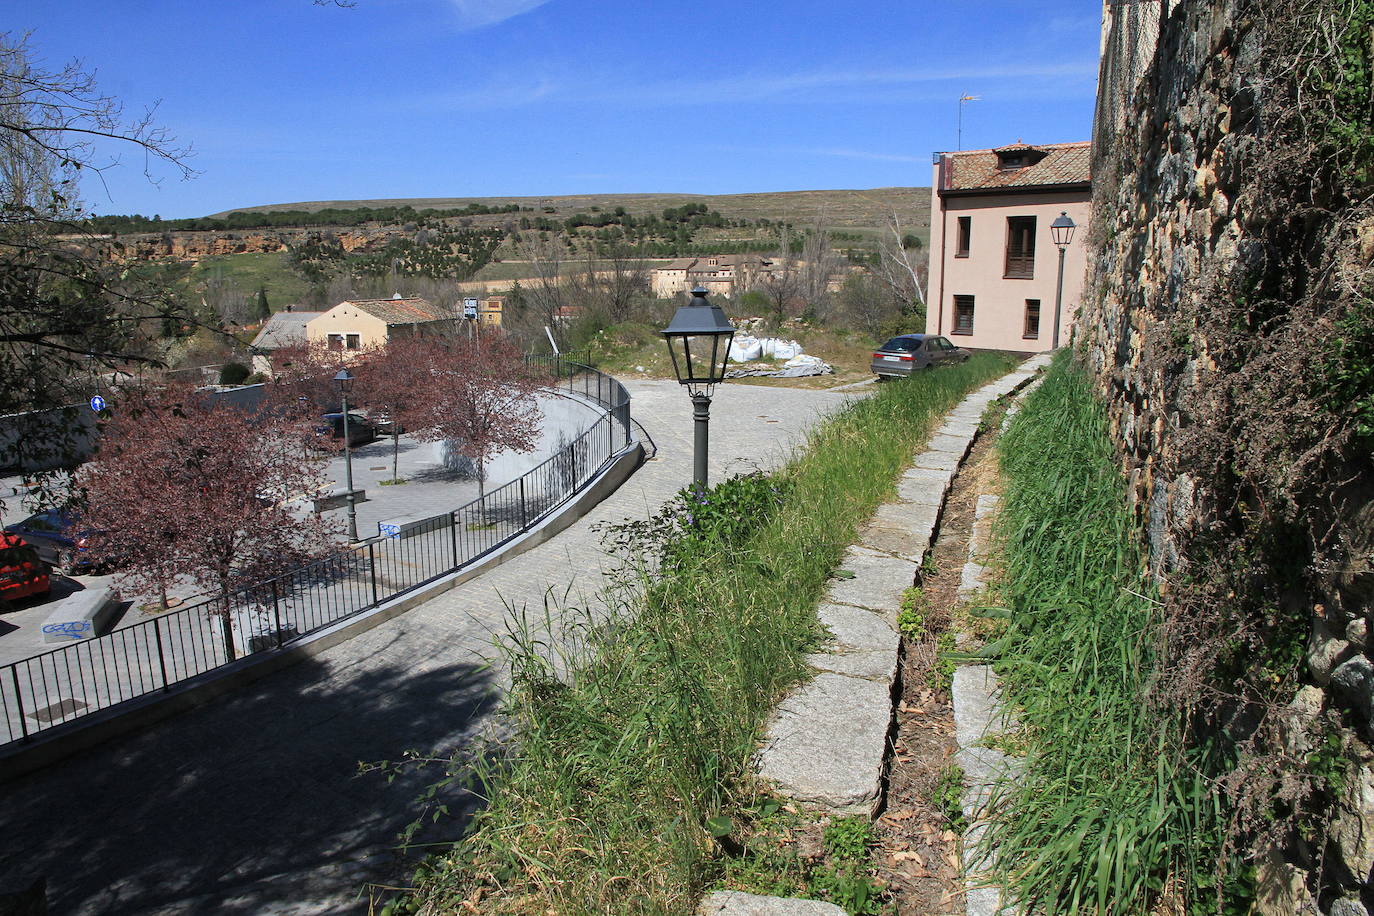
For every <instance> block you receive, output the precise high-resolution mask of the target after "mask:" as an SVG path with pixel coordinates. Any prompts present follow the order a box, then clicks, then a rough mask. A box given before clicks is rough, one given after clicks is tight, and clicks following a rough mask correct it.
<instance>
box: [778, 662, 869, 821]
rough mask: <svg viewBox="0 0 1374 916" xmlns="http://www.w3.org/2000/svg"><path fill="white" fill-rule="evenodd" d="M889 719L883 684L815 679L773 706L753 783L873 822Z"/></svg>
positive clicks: (838, 678) (834, 677)
mask: <svg viewBox="0 0 1374 916" xmlns="http://www.w3.org/2000/svg"><path fill="white" fill-rule="evenodd" d="M891 717H892V690H891V687H890V686H889V685H888V684H885V683H878V682H876V681H869V680H865V679H863V678H857V677H845V676H844V675H842V674H832V673H829V672H823V673H821V674H818V675H816V677H815V678H814V679H813V680H812V681H811V682H810V683H808V684H805V685H804V686H802V687H801V689H799V690H797V691H796V692H794V693H793V694H791V695H790V696H789V697H787V699H785V700H783V701H782V703H781V704H780V705H779V706H778V709H777V712H776V714H775V715H774V717H773V722H772V724H771V725H770V726H769V729H768V739H767V743H766V744H765V745H764V748H763V751H762V752H761V754H760V758H761V766H760V767H759V775H760V776H762V777H763V778H764V779H765V780H767V781H768V782H771V783H773V785H775V786H777V788H778V790H779V791H780V792H781V793H782V794H783V795H786V796H788V797H789V798H793V799H796V800H797V801H800V802H803V803H805V804H809V805H814V806H816V807H819V808H823V809H825V810H827V811H833V812H836V813H838V814H862V815H865V816H867V817H872V816H873V812H874V810H875V809H876V807H877V805H878V801H879V798H880V794H881V793H880V786H881V777H882V771H883V760H884V756H885V755H884V751H885V750H886V746H887V726H888V722H889V721H890V720H891ZM839 736H843V737H844V740H842V741H840V740H836V739H837V738H838V737H839Z"/></svg>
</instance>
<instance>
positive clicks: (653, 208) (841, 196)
mask: <svg viewBox="0 0 1374 916" xmlns="http://www.w3.org/2000/svg"><path fill="white" fill-rule="evenodd" d="M471 203H477V204H483V205H486V206H505V205H507V204H518V205H519V206H521V207H532V208H533V209H534V214H527V215H539V216H548V217H550V218H552V219H566V218H567V217H569V216H572V215H573V214H574V213H593V212H595V209H596V208H599V209H600V210H602V211H607V210H613V209H615V208H616V207H624V208H625V209H626V211H628V212H629V213H632V214H636V215H638V214H644V213H659V212H662V211H663V210H664V209H666V208H669V207H680V206H682V205H683V204H689V203H703V204H706V206H708V207H710V208H711V209H712V210H718V211H720V213H721V214H722V215H724V216H727V217H732V218H736V219H771V220H790V221H792V222H793V223H795V224H797V225H799V226H808V225H811V224H812V223H814V222H815V221H816V219H817V218H818V217H819V218H820V220H821V222H822V223H823V224H824V225H826V226H827V227H830V228H833V229H841V230H848V231H855V230H863V229H868V230H870V231H875V230H877V229H878V228H880V227H881V226H883V224H884V220H885V219H886V217H887V214H888V213H889V212H891V211H896V213H897V215H898V216H899V217H900V218H901V221H902V224H903V226H904V227H905V228H906V230H907V231H909V232H913V233H915V234H916V235H918V236H920V237H921V238H922V239H926V238H928V237H929V233H930V189H929V188H921V187H911V188H870V189H867V190H824V191H771V192H759V193H756V194H666V193H665V194H575V195H568V196H563V197H415V198H398V199H387V200H313V201H302V202H298V203H279V204H263V205H259V206H251V207H239V208H237V209H239V210H258V211H271V210H305V211H310V212H313V211H315V210H323V209H325V208H327V207H339V208H350V207H399V206H404V205H407V204H409V205H410V206H412V207H414V208H415V209H417V210H421V209H425V208H430V207H432V208H436V209H457V208H461V207H465V206H467V205H468V204H471ZM546 209H552V210H553V212H552V213H548V212H545V211H546ZM233 212H235V211H234V210H225V211H223V212H222V213H214V214H210V215H211V216H216V217H222V216H225V215H226V214H228V213H233ZM513 215H515V214H500V215H493V216H478V217H473V221H474V224H478V225H481V224H486V223H493V224H499V223H500V222H502V221H503V220H506V219H509V218H510V217H511V216H513Z"/></svg>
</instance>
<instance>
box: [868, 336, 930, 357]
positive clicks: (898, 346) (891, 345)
mask: <svg viewBox="0 0 1374 916" xmlns="http://www.w3.org/2000/svg"><path fill="white" fill-rule="evenodd" d="M920 345H921V342H920V341H918V340H912V339H911V338H910V337H894V338H892V339H891V340H889V341H888V342H887V343H885V344H883V345H882V346H881V347H879V348H878V349H879V350H902V351H905V352H908V353H909V352H911V351H912V350H915V349H916V348H917V347H919V346H920Z"/></svg>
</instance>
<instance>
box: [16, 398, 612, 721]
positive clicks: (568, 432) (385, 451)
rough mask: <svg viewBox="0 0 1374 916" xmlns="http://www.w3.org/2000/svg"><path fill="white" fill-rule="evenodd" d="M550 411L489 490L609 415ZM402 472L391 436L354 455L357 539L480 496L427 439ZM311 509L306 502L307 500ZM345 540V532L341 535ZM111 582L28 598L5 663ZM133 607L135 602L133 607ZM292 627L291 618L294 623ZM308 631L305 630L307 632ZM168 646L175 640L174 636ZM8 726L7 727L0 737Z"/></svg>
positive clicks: (182, 590) (582, 407) (404, 447)
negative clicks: (65, 606)
mask: <svg viewBox="0 0 1374 916" xmlns="http://www.w3.org/2000/svg"><path fill="white" fill-rule="evenodd" d="M539 407H540V411H541V412H542V414H543V423H542V425H541V429H540V436H539V440H538V442H537V444H536V445H535V448H534V450H533V451H531V452H528V453H525V454H519V455H516V454H507V455H498V456H496V457H495V458H493V459H492V460H491V461H490V462H489V464H488V466H487V468H486V471H487V491H488V492H491V491H492V490H495V489H496V488H497V487H499V486H501V485H502V484H504V483H507V482H508V481H511V480H514V479H515V478H516V477H519V476H520V475H521V474H523V473H525V472H526V471H528V470H529V469H530V468H531V467H533V466H535V465H536V464H539V463H540V462H542V461H544V460H546V459H547V458H548V457H549V456H550V455H552V454H553V453H554V452H555V451H557V450H558V449H559V448H561V447H562V445H563V443H566V442H568V441H571V440H572V439H575V438H576V437H577V436H578V435H580V434H581V433H582V432H583V431H584V430H586V429H587V428H588V427H590V426H592V425H593V424H594V423H595V422H596V421H597V419H598V418H599V417H600V416H601V415H602V413H603V412H604V411H605V408H604V407H602V406H601V405H598V404H596V403H595V402H592V401H589V400H586V399H582V398H580V397H568V396H562V395H551V394H550V395H544V396H541V398H540V401H539ZM395 446H396V451H395V456H394V457H395V466H396V472H397V473H398V474H399V476H400V477H401V479H403V480H406V481H408V482H407V483H405V484H403V485H400V486H394V485H393V486H382V485H381V481H383V480H389V479H391V478H392V460H393V451H392V449H393V442H392V440H391V439H390V438H385V439H379V440H377V441H376V442H371V443H368V444H367V445H364V446H360V447H358V448H356V449H354V450H353V484H354V487H355V488H357V489H360V490H364V491H366V496H367V501H366V502H362V503H359V504H358V505H357V506H356V509H357V525H358V535H359V537H362V538H367V537H371V536H375V535H376V534H377V523H378V522H381V521H386V520H394V519H397V518H403V517H410V518H417V517H418V518H425V517H429V516H433V515H438V514H441V513H443V512H445V511H449V510H453V509H457V508H458V507H459V506H462V505H464V504H465V503H468V502H470V501H471V500H474V499H476V498H477V495H478V488H477V482H476V481H475V480H473V479H472V478H471V476H470V474H469V473H468V472H467V469H466V468H463V469H461V470H455V469H453V468H450V467H448V466H446V464H445V462H444V459H443V451H442V446H441V445H440V444H439V443H434V442H421V441H418V440H416V439H413V438H411V437H410V436H401V437H399V439H398V440H397V441H396V443H395ZM326 476H327V479H328V484H327V485H326V487H325V489H326V491H328V490H333V489H339V490H342V489H344V480H345V479H346V477H345V466H344V458H343V456H342V455H340V456H339V457H335V458H332V459H331V460H330V461H329V463H328V466H327V468H326ZM17 483H18V478H6V479H5V480H4V481H2V482H0V488H2V489H3V490H4V492H6V494H7V496H6V499H5V505H4V506H3V507H0V525H5V524H9V523H11V522H16V521H19V520H20V519H23V518H25V517H27V516H28V515H29V514H30V512H31V511H32V510H31V509H30V508H27V507H25V505H24V501H23V500H21V499H19V498H17V497H15V496H11V495H8V494H9V493H10V492H11V491H12V490H13V488H14V487H15V485H16V484H17ZM302 505H304V503H302ZM326 517H327V518H328V519H330V520H331V521H332V522H334V523H335V524H336V525H338V526H339V528H340V531H341V532H342V531H343V530H344V526H345V525H346V522H347V509H346V508H339V509H333V510H330V511H329V512H328V513H326ZM341 540H342V535H341ZM104 585H112V586H114V587H116V588H118V586H119V583H118V581H117V577H116V576H95V575H81V576H76V577H67V576H55V577H54V580H53V592H52V598H51V599H49V600H47V601H37V600H29V601H25V602H22V603H21V604H20V605H19V606H18V607H17V608H15V609H11V610H7V611H6V612H5V613H4V614H3V615H0V665H6V664H11V663H13V662H17V661H20V660H22V659H26V658H31V657H33V656H35V655H40V654H42V653H45V652H49V651H51V650H52V649H54V648H56V647H55V646H53V645H51V644H48V643H45V642H44V641H43V633H42V626H43V623H44V621H46V620H47V619H48V616H49V615H50V614H51V613H52V612H53V610H54V608H55V606H56V603H57V602H58V601H61V600H63V599H64V598H66V597H67V596H69V595H71V594H73V593H74V592H76V591H78V590H81V589H86V588H98V587H101V586H104ZM198 592H199V590H198V589H197V588H196V587H195V586H194V585H193V584H192V583H190V582H184V583H181V584H179V585H177V586H174V587H173V588H172V589H170V590H169V594H170V595H171V596H172V597H175V598H179V599H182V600H183V601H185V602H186V603H187V604H188V605H189V604H191V603H193V602H195V601H198V600H201V599H202V598H203V595H200V594H198ZM130 604H132V603H131V602H130ZM148 619H149V618H148V616H146V615H144V614H143V613H141V612H140V611H139V610H138V608H137V607H132V606H130V607H127V608H126V609H125V610H124V612H123V613H122V614H121V616H120V617H119V618H118V619H117V620H116V621H115V623H114V628H115V629H119V628H126V627H132V626H137V625H139V624H141V623H145V622H146V621H147V620H148ZM165 622H166V623H168V625H169V626H175V627H179V628H182V629H187V628H191V629H194V627H195V625H196V622H187V621H181V620H178V619H176V618H175V617H173V618H169V619H168V620H167V621H165ZM288 622H290V621H288ZM302 628H303V627H302ZM167 643H168V645H169V646H175V645H176V644H177V642H176V640H174V639H173V638H172V637H170V636H169V637H167ZM140 660H141V661H142V662H144V665H143V667H144V668H149V669H150V670H148V671H143V672H141V674H142V675H143V676H144V677H143V680H144V681H146V683H149V684H152V683H155V682H156V680H157V676H156V672H153V671H151V668H154V667H156V659H154V658H152V657H148V658H142V659H140ZM170 664H171V665H172V668H173V669H174V670H179V669H180V663H179V662H178V661H177V660H176V659H172V660H171V661H170ZM3 734H4V729H3V728H2V727H0V736H3Z"/></svg>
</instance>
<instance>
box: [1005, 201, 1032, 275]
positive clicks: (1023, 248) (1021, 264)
mask: <svg viewBox="0 0 1374 916" xmlns="http://www.w3.org/2000/svg"><path fill="white" fill-rule="evenodd" d="M1004 276H1005V277H1007V278H1009V279H1013V280H1031V279H1034V277H1035V217H1033V216H1008V217H1007V271H1006V273H1005V274H1004Z"/></svg>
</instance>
